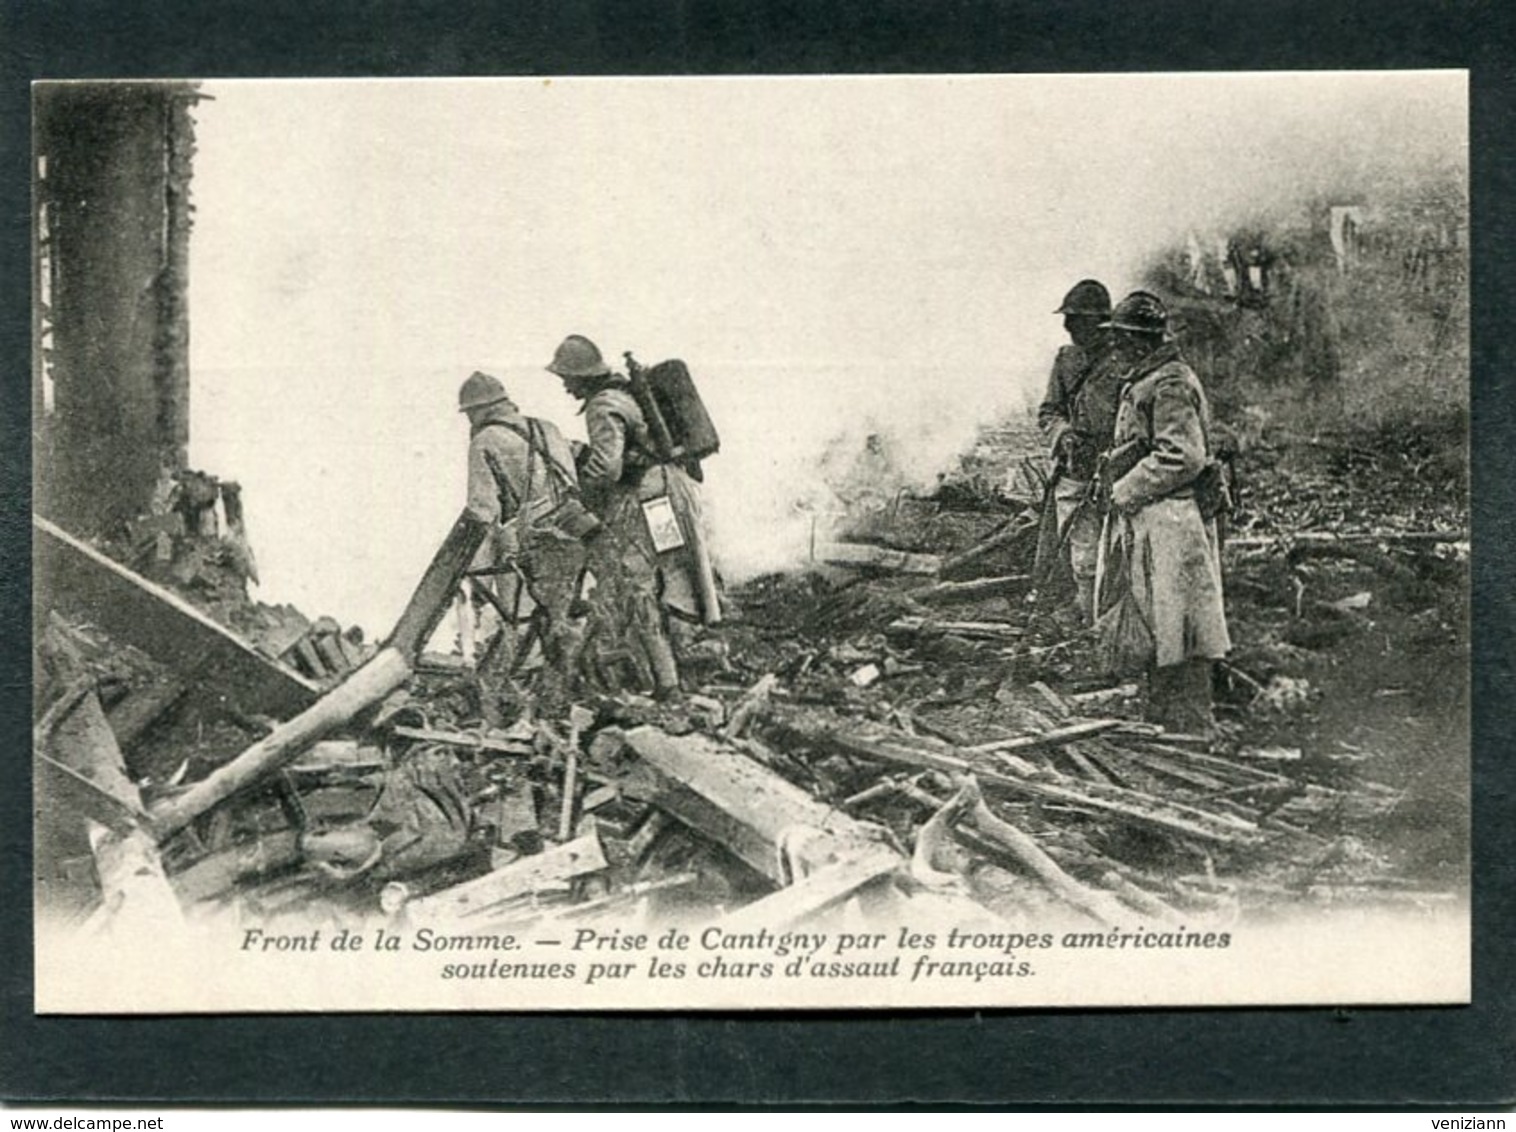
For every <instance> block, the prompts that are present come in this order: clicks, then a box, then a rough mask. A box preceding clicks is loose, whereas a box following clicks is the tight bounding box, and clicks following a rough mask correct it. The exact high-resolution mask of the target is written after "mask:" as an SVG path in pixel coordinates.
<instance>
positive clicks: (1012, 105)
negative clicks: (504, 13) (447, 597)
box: [190, 72, 1467, 635]
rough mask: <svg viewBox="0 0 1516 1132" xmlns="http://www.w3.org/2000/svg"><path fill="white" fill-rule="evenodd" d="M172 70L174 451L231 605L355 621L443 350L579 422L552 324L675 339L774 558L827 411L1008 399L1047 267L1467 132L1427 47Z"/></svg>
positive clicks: (1128, 261)
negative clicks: (218, 553) (657, 65)
mask: <svg viewBox="0 0 1516 1132" xmlns="http://www.w3.org/2000/svg"><path fill="white" fill-rule="evenodd" d="M205 90H206V93H208V94H211V95H213V96H214V99H215V100H214V101H212V102H206V103H203V104H201V105H200V106H199V108H198V109H197V110H196V118H197V122H198V126H197V134H198V146H199V152H198V154H197V156H196V161H195V180H194V185H193V192H194V202H195V206H196V209H197V211H196V218H195V228H194V232H193V235H192V238H191V293H190V303H191V307H190V317H191V372H192V381H193V385H192V422H191V459H192V462H193V463H195V464H196V465H197V466H199V467H202V468H204V469H205V470H207V471H211V472H213V473H215V474H218V475H221V476H223V477H225V478H229V479H239V480H240V481H241V482H242V483H243V485H244V487H245V489H246V493H245V498H246V501H247V509H248V523H249V534H250V537H251V540H252V543H253V546H254V548H255V550H256V551H257V554H258V557H259V563H260V568H261V570H262V574H263V580H264V585H263V586H262V588H261V590H260V591H259V593H258V596H259V597H260V598H261V599H263V600H266V601H293V602H294V603H295V604H297V605H299V606H300V607H301V608H302V609H303V610H304V611H305V612H306V613H307V614H309V615H312V616H315V615H317V614H320V613H331V614H333V615H335V616H337V617H338V618H339V619H341V620H343V621H345V622H357V623H360V624H362V625H363V626H364V627H365V628H366V629H368V630H369V631H370V632H371V633H373V634H375V635H382V634H383V633H385V632H387V631H388V629H389V628H390V627H391V625H392V623H393V621H394V619H395V617H396V615H397V614H398V612H399V610H400V608H401V607H402V606H403V604H404V602H405V599H406V598H407V596H408V595H409V593H410V590H411V588H412V586H413V585H414V583H415V581H416V580H417V578H418V577H419V575H420V573H421V571H422V569H424V567H425V565H426V562H427V561H428V559H429V558H430V555H431V553H432V550H433V549H434V548H435V547H436V545H437V544H438V543H439V542H440V540H441V538H442V537H443V535H444V534H445V533H446V531H447V528H448V526H449V524H450V523H451V521H452V519H453V518H454V517H455V516H456V514H457V512H458V510H459V508H460V507H461V505H462V491H463V488H462V482H463V466H464V452H465V448H466V444H467V428H466V424H465V423H464V422H463V420H462V418H461V417H460V416H459V415H458V414H457V412H456V411H455V405H456V396H457V387H458V385H459V383H460V382H461V381H462V380H463V378H464V377H466V376H467V375H468V374H469V372H470V371H472V370H473V369H476V368H483V369H487V370H490V371H491V372H494V373H497V374H499V375H500V376H501V377H502V378H504V379H505V380H506V381H507V383H508V385H509V386H510V388H511V390H512V392H513V394H515V395H516V397H517V400H518V401H519V402H520V403H521V404H522V405H523V407H525V408H526V409H527V410H528V411H529V412H534V413H539V414H543V415H546V416H549V417H551V418H553V419H555V420H557V421H558V422H559V423H560V425H561V426H562V427H563V428H564V430H565V431H566V432H568V433H569V434H570V435H582V428H581V427H580V425H579V419H578V418H577V417H576V416H575V415H574V410H575V406H574V404H573V403H572V402H570V401H568V400H567V399H566V398H565V397H564V396H563V394H562V393H561V391H560V389H559V386H558V383H557V381H556V379H555V378H553V377H552V376H551V375H549V374H547V373H545V372H544V371H543V369H542V367H543V365H544V364H545V363H546V362H547V361H548V360H549V358H550V357H551V356H552V351H553V347H554V346H555V345H556V344H557V342H558V341H559V340H560V339H561V338H562V337H563V336H564V335H565V334H567V333H571V332H577V333H582V334H587V335H589V336H590V337H592V338H593V339H595V341H597V342H598V343H599V344H600V345H601V346H602V347H603V348H604V349H605V351H606V352H607V354H608V355H610V356H611V358H612V359H613V360H618V361H619V356H620V353H621V351H623V350H628V349H630V350H633V351H635V352H636V353H637V355H638V356H639V357H640V358H641V359H642V360H643V361H646V362H654V361H657V360H660V359H662V358H665V357H670V356H680V357H683V358H685V359H686V360H687V361H688V362H689V363H690V365H691V368H692V370H693V371H694V373H695V376H696V378H697V380H698V381H699V383H700V386H701V389H702V391H703V392H704V393H705V395H706V400H707V402H708V404H709V405H710V407H711V409H712V413H713V415H714V416H715V418H716V423H717V426H718V428H719V429H720V431H721V434H722V440H723V451H722V453H721V455H720V456H718V457H717V458H715V459H713V460H712V461H710V463H709V464H708V468H707V472H708V499H709V503H710V506H711V507H712V509H713V512H714V516H713V522H714V525H715V528H716V529H715V538H716V544H717V550H718V555H719V557H720V558H721V559H722V562H723V564H724V565H725V566H726V568H727V570H728V572H729V573H733V574H742V573H746V572H750V571H752V570H756V569H760V568H766V567H771V566H775V565H779V564H781V563H783V562H785V561H786V560H788V559H790V558H792V556H793V555H794V553H795V552H796V550H797V548H798V547H799V545H800V541H801V533H800V531H801V528H800V527H799V526H797V525H796V524H795V523H794V522H793V521H791V518H790V516H791V511H790V504H791V503H792V501H793V500H794V499H795V498H796V497H797V496H798V495H801V494H803V493H804V492H805V488H806V480H807V478H808V476H809V472H810V470H811V468H813V466H814V463H815V461H816V459H817V457H818V456H819V455H820V452H821V450H822V447H823V445H824V444H825V443H826V441H827V440H828V439H829V438H831V437H832V436H833V435H835V434H836V433H837V432H839V431H844V430H845V431H848V432H850V433H853V434H857V435H861V434H862V433H864V432H866V431H869V430H872V429H883V430H886V431H890V432H892V433H895V434H898V435H900V436H903V437H908V438H912V440H913V443H912V444H911V445H910V446H909V448H908V453H907V459H908V462H909V463H910V464H911V465H912V466H911V469H910V470H911V471H912V472H913V473H915V474H917V475H919V476H920V477H921V478H922V479H923V481H924V482H929V481H930V478H931V475H932V473H933V472H935V471H937V470H940V469H942V468H944V467H946V466H947V464H948V463H949V462H950V460H951V458H952V455H953V453H954V452H955V451H956V450H958V449H959V448H961V447H962V446H963V445H964V444H965V443H967V442H968V441H970V440H971V439H972V436H973V432H974V429H975V428H976V427H977V426H978V425H979V424H981V423H987V422H989V421H991V420H993V419H994V418H995V417H996V416H997V415H998V414H999V413H1002V412H1004V411H1006V410H1007V409H1009V408H1012V407H1015V406H1019V405H1022V404H1024V403H1025V402H1026V400H1027V398H1028V397H1029V396H1033V395H1034V394H1035V392H1037V391H1038V390H1039V388H1040V385H1041V383H1042V382H1043V380H1044V379H1045V376H1046V371H1047V368H1048V365H1049V364H1050V362H1051V356H1052V353H1053V351H1054V350H1055V349H1056V347H1057V345H1058V344H1059V341H1060V334H1061V331H1060V327H1059V320H1058V319H1057V318H1055V317H1054V316H1052V315H1051V314H1050V313H1049V312H1051V310H1052V309H1053V307H1054V306H1056V305H1057V303H1058V300H1059V299H1060V297H1061V296H1062V293H1063V291H1064V290H1065V289H1066V288H1067V287H1068V286H1069V285H1070V284H1071V283H1073V282H1074V281H1075V280H1077V279H1079V278H1081V277H1083V276H1086V275H1094V276H1097V277H1099V278H1102V279H1104V280H1105V281H1106V282H1107V283H1108V284H1109V285H1110V286H1111V288H1112V290H1113V291H1115V292H1118V293H1119V292H1121V291H1123V290H1126V289H1129V288H1130V287H1132V286H1135V285H1136V280H1135V279H1134V278H1133V276H1134V272H1135V271H1136V268H1137V265H1138V264H1139V263H1140V261H1141V260H1142V259H1143V258H1144V257H1145V256H1146V255H1147V254H1148V253H1149V252H1151V251H1152V250H1153V249H1154V248H1155V247H1156V246H1158V245H1159V244H1160V243H1161V242H1163V241H1164V240H1166V239H1169V238H1172V237H1173V236H1175V235H1177V234H1180V233H1183V232H1184V231H1185V230H1186V229H1188V228H1190V227H1191V226H1198V227H1202V228H1203V227H1205V226H1207V225H1213V224H1224V223H1226V222H1227V221H1228V220H1229V219H1233V218H1237V217H1240V216H1242V215H1244V214H1246V213H1248V212H1251V211H1254V210H1258V209H1273V208H1279V207H1288V206H1289V205H1290V204H1291V203H1292V202H1295V201H1298V200H1300V199H1303V198H1304V197H1305V196H1306V195H1307V194H1308V193H1310V192H1313V191H1316V190H1324V189H1333V188H1338V187H1344V188H1348V189H1352V188H1354V187H1356V188H1358V189H1363V188H1372V187H1373V186H1374V185H1375V184H1377V183H1380V182H1382V180H1383V179H1384V178H1385V177H1395V176H1413V175H1420V174H1421V173H1423V172H1424V171H1425V170H1427V169H1428V168H1432V167H1461V166H1463V165H1464V164H1465V163H1466V147H1467V129H1466V118H1467V105H1466V90H1465V79H1464V76H1463V75H1462V74H1461V73H1446V72H1445V73H1423V74H1409V73H1401V74H1385V73H1368V74H1359V75H1330V74H1317V75H1288V74H1276V75H1242V76H1213V75H1197V76H1156V77H1155V76H1063V77H1032V76H1021V77H940V78H931V77H928V78H895V77H884V76H881V77H873V78H849V79H796V78H784V79H777V78H774V79H678V80H637V81H625V80H607V79H571V80H563V79H553V80H525V79H523V80H506V81H496V80H471V81H456V82H454V81H447V82H443V81H414V82H390V81H386V82H298V83H293V82H246V83H243V82H235V83H234V82H213V83H208V84H207V85H206V87H205ZM1202 376H1203V375H1202Z"/></svg>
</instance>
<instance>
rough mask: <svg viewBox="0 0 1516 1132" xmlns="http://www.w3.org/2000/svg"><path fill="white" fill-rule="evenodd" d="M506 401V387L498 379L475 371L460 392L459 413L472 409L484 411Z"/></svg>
mask: <svg viewBox="0 0 1516 1132" xmlns="http://www.w3.org/2000/svg"><path fill="white" fill-rule="evenodd" d="M505 399H506V392H505V386H503V385H501V384H500V379H499V378H498V377H492V376H490V375H489V374H487V373H480V372H479V371H478V370H475V371H474V372H473V373H471V374H469V375H468V378H467V379H466V380H465V381H464V383H463V386H462V387H461V388H460V389H459V390H458V411H459V412H460V413H466V412H468V411H469V410H470V409H482V408H484V406H486V405H493V404H494V403H495V402H496V401H504V400H505Z"/></svg>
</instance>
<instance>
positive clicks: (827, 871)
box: [717, 846, 902, 932]
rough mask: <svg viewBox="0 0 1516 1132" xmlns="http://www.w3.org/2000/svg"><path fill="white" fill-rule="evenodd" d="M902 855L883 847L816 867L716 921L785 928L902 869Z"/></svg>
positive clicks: (741, 927)
mask: <svg viewBox="0 0 1516 1132" xmlns="http://www.w3.org/2000/svg"><path fill="white" fill-rule="evenodd" d="M901 864H902V861H901V859H900V855H899V854H898V853H896V852H895V851H894V850H892V849H886V848H884V847H883V846H880V847H879V848H876V849H874V850H872V851H866V852H863V853H861V854H858V855H856V856H848V857H844V858H843V859H842V860H839V861H836V862H834V863H833V864H830V865H827V866H826V867H824V868H821V869H818V870H816V871H815V872H814V873H811V874H810V875H809V876H807V877H804V878H803V879H800V880H797V881H796V882H795V883H794V884H792V885H789V886H788V887H786V888H781V889H780V890H779V891H777V892H775V893H773V894H771V895H769V896H765V897H763V898H762V899H759V900H755V901H753V902H752V903H751V904H747V905H744V906H743V907H742V908H739V909H737V911H735V912H733V913H731V914H730V915H728V916H726V917H724V918H722V919H721V920H718V921H717V924H718V925H719V926H720V927H721V928H722V930H723V931H724V932H746V931H757V930H759V929H760V928H767V929H769V930H770V931H782V930H784V929H785V928H788V927H791V926H793V925H795V924H800V923H804V922H805V921H806V920H807V919H809V918H810V917H812V916H814V915H817V914H818V913H820V912H825V911H826V910H828V909H829V908H834V907H836V906H837V905H838V904H841V903H842V902H843V901H844V900H847V899H849V898H851V897H852V896H853V895H854V894H856V893H857V892H858V891H859V890H861V889H863V888H865V887H867V886H869V885H872V884H874V883H875V882H876V881H880V880H882V879H884V878H885V877H888V876H891V875H893V874H895V873H897V872H898V871H899V870H900V866H901Z"/></svg>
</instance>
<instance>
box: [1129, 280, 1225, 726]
mask: <svg viewBox="0 0 1516 1132" xmlns="http://www.w3.org/2000/svg"><path fill="white" fill-rule="evenodd" d="M1107 326H1109V327H1110V328H1111V329H1112V330H1113V331H1114V332H1115V337H1116V349H1117V352H1118V354H1119V355H1120V357H1121V359H1122V361H1123V363H1124V364H1125V365H1126V366H1127V367H1128V369H1127V371H1126V374H1125V376H1124V378H1123V384H1122V388H1121V400H1120V404H1119V407H1118V409H1117V412H1116V427H1115V445H1114V447H1113V449H1112V451H1111V453H1110V455H1109V457H1108V459H1107V460H1105V461H1103V462H1102V479H1103V480H1104V481H1105V483H1106V484H1107V485H1108V493H1109V502H1110V506H1111V522H1110V524H1109V525H1108V531H1109V534H1110V536H1111V537H1112V538H1113V539H1119V540H1120V545H1121V549H1122V551H1123V552H1124V553H1123V556H1122V557H1123V559H1124V561H1123V564H1122V565H1121V566H1120V567H1119V569H1122V570H1124V571H1125V581H1126V582H1127V583H1128V584H1129V585H1130V587H1131V594H1132V596H1133V597H1134V598H1135V599H1136V605H1137V608H1138V609H1139V610H1140V611H1141V614H1142V616H1143V618H1144V619H1145V621H1146V625H1147V628H1148V630H1150V631H1151V634H1152V638H1153V649H1152V654H1151V663H1150V664H1149V669H1148V696H1147V711H1148V717H1149V719H1151V720H1152V721H1153V722H1155V723H1159V724H1162V725H1163V726H1164V727H1165V728H1167V729H1169V730H1173V731H1180V732H1186V733H1200V734H1207V733H1210V732H1211V731H1212V729H1213V727H1214V720H1213V719H1212V715H1211V668H1212V664H1213V661H1215V660H1218V659H1220V658H1221V657H1224V656H1225V655H1226V654H1227V652H1228V650H1229V649H1230V648H1231V640H1230V638H1229V636H1228V634H1227V624H1226V611H1225V609H1224V607H1223V604H1222V587H1221V555H1220V549H1219V546H1218V543H1217V535H1216V521H1215V517H1216V515H1217V513H1218V512H1220V511H1221V510H1222V509H1223V508H1224V492H1225V488H1224V486H1222V482H1221V478H1220V469H1219V467H1218V465H1217V464H1216V462H1215V461H1214V460H1213V459H1212V445H1211V419H1210V405H1209V403H1208V402H1207V400H1206V395H1205V390H1204V388H1203V387H1202V386H1201V384H1200V379H1199V378H1198V377H1196V376H1195V371H1194V370H1192V369H1191V368H1190V367H1189V366H1188V365H1187V364H1186V363H1185V361H1184V359H1183V358H1182V357H1180V354H1179V349H1178V347H1177V346H1176V345H1175V343H1174V342H1173V341H1172V340H1171V339H1170V337H1169V334H1168V312H1167V310H1166V309H1165V308H1164V305H1163V302H1162V300H1160V299H1159V298H1158V297H1157V296H1156V295H1153V294H1150V293H1149V292H1147V291H1134V292H1132V294H1130V295H1128V296H1127V297H1126V298H1124V299H1122V300H1121V302H1120V303H1118V304H1117V305H1116V309H1115V311H1114V312H1113V313H1112V315H1111V319H1110V321H1109V323H1107ZM1109 545H1111V544H1108V546H1109ZM1101 588H1102V590H1104V589H1105V586H1104V585H1103V584H1102V587H1101ZM1104 596H1105V595H1104V594H1102V602H1103V600H1104Z"/></svg>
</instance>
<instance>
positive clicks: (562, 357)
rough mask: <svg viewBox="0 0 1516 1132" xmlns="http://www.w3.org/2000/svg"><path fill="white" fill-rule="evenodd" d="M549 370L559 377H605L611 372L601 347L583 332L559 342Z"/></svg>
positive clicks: (549, 364)
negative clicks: (602, 354) (601, 353)
mask: <svg viewBox="0 0 1516 1132" xmlns="http://www.w3.org/2000/svg"><path fill="white" fill-rule="evenodd" d="M547 371H548V373H555V374H557V375H558V376H559V377H605V376H606V375H607V374H609V373H610V372H611V370H610V367H609V366H607V365H606V364H605V359H604V358H603V357H601V356H600V347H599V346H597V345H595V343H593V342H591V341H590V340H589V339H588V338H586V337H584V335H582V334H570V335H569V336H568V337H567V338H565V339H564V340H563V341H562V342H560V343H558V348H557V349H556V350H554V351H553V360H552V361H551V362H549V363H548V367H547Z"/></svg>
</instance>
